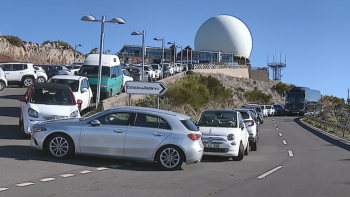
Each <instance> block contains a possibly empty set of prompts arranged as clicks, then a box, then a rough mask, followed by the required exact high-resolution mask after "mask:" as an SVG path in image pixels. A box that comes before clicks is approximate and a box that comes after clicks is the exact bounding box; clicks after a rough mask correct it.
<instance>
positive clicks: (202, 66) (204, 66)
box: [194, 64, 247, 69]
mask: <svg viewBox="0 0 350 197" xmlns="http://www.w3.org/2000/svg"><path fill="white" fill-rule="evenodd" d="M223 68H233V69H236V68H247V66H245V65H238V66H233V65H227V64H223V65H215V64H194V69H223Z"/></svg>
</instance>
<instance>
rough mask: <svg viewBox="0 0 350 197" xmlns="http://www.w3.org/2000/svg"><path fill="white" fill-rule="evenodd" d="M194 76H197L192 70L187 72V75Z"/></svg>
mask: <svg viewBox="0 0 350 197" xmlns="http://www.w3.org/2000/svg"><path fill="white" fill-rule="evenodd" d="M194 74H196V73H195V72H194V71H192V70H189V71H186V75H194Z"/></svg>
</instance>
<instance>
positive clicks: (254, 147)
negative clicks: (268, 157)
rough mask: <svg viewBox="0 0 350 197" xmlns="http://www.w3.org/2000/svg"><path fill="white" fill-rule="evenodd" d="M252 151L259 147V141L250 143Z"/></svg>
mask: <svg viewBox="0 0 350 197" xmlns="http://www.w3.org/2000/svg"><path fill="white" fill-rule="evenodd" d="M250 148H251V151H256V150H257V149H258V142H257V141H255V142H253V143H252V144H251V145H250Z"/></svg>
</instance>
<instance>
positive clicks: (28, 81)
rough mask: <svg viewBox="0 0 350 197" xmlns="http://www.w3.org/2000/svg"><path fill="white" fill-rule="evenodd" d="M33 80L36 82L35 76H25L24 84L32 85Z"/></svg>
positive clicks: (25, 85) (26, 85)
mask: <svg viewBox="0 0 350 197" xmlns="http://www.w3.org/2000/svg"><path fill="white" fill-rule="evenodd" d="M33 82H34V80H33V78H31V77H25V78H24V79H23V83H22V84H23V86H24V87H29V86H30V85H32V83H33Z"/></svg>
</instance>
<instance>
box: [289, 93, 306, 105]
mask: <svg viewBox="0 0 350 197" xmlns="http://www.w3.org/2000/svg"><path fill="white" fill-rule="evenodd" d="M304 100H305V98H304V94H303V93H301V92H292V93H289V94H288V95H287V98H286V104H300V103H304Z"/></svg>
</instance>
